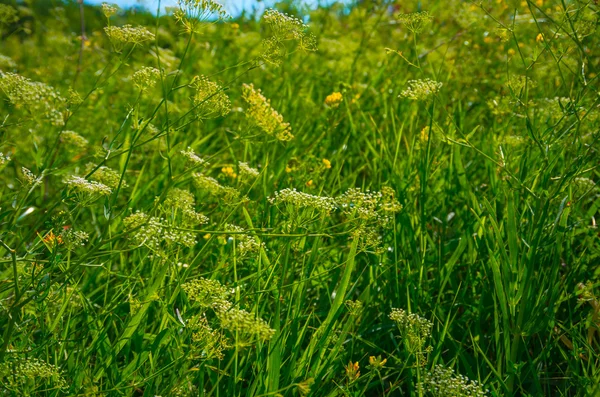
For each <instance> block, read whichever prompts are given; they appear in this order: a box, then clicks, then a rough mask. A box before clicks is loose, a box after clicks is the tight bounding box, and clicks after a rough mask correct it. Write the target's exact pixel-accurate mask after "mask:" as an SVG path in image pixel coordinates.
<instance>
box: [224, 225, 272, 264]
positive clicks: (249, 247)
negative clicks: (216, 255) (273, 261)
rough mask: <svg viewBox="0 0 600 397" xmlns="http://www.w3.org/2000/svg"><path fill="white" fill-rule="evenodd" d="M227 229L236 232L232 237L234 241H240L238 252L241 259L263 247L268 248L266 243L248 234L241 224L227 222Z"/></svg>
mask: <svg viewBox="0 0 600 397" xmlns="http://www.w3.org/2000/svg"><path fill="white" fill-rule="evenodd" d="M225 230H226V231H228V232H233V233H234V234H233V236H232V237H230V238H232V239H233V240H234V241H238V245H237V252H236V254H237V255H238V257H239V258H240V259H243V258H245V257H247V256H248V255H250V254H254V253H257V252H258V251H259V250H260V248H261V247H262V248H263V249H266V248H265V245H264V243H262V244H261V243H259V242H258V239H257V238H256V237H254V236H251V235H249V234H247V232H246V230H245V229H244V228H242V227H240V226H236V225H232V224H226V225H225Z"/></svg>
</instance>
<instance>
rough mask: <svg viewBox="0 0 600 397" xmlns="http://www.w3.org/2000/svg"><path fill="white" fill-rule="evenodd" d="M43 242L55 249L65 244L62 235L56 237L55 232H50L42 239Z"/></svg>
mask: <svg viewBox="0 0 600 397" xmlns="http://www.w3.org/2000/svg"><path fill="white" fill-rule="evenodd" d="M42 241H43V242H44V243H45V244H47V245H49V246H51V247H54V246H55V245H61V244H62V243H63V238H62V236H61V235H58V236H57V235H55V234H54V232H53V231H52V230H50V231H49V232H48V233H46V235H45V236H44V238H42Z"/></svg>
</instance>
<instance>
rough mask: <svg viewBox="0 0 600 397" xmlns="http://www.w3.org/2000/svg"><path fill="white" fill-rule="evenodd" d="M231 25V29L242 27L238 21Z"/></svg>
mask: <svg viewBox="0 0 600 397" xmlns="http://www.w3.org/2000/svg"><path fill="white" fill-rule="evenodd" d="M230 26H231V29H233V30H238V29H239V28H240V25H239V24H237V23H232V24H231V25H230Z"/></svg>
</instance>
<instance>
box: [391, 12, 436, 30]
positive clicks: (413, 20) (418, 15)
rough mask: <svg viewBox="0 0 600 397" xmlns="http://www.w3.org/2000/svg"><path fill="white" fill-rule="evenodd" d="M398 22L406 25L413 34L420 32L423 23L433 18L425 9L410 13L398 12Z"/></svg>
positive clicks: (425, 23) (423, 25)
mask: <svg viewBox="0 0 600 397" xmlns="http://www.w3.org/2000/svg"><path fill="white" fill-rule="evenodd" d="M397 18H398V22H400V23H401V24H403V25H404V26H406V28H407V29H408V30H410V31H411V32H413V33H414V34H417V33H421V31H422V30H423V28H424V27H425V25H427V24H428V23H429V22H431V21H432V20H433V15H431V14H429V13H428V12H427V11H422V12H413V13H411V14H399V15H398V16H397Z"/></svg>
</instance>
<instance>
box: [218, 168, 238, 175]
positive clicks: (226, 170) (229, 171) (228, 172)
mask: <svg viewBox="0 0 600 397" xmlns="http://www.w3.org/2000/svg"><path fill="white" fill-rule="evenodd" d="M221 172H222V173H223V174H225V176H227V177H229V178H236V177H237V174H236V173H235V171H234V170H233V167H223V168H221Z"/></svg>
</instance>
